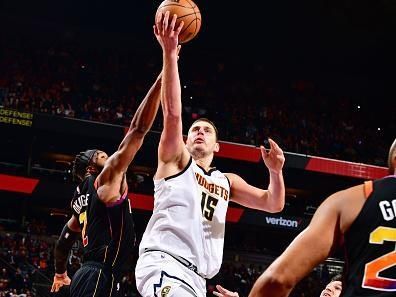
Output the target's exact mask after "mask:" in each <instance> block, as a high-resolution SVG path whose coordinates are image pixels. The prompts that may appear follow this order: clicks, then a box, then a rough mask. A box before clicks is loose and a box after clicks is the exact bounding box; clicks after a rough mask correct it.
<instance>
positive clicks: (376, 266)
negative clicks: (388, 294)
mask: <svg viewBox="0 0 396 297" xmlns="http://www.w3.org/2000/svg"><path fill="white" fill-rule="evenodd" d="M379 208H380V210H381V213H382V216H383V218H384V220H385V221H391V220H394V219H395V218H396V199H395V200H393V201H392V202H391V203H390V202H389V201H386V200H385V201H381V202H379ZM385 241H388V242H394V243H395V250H394V251H392V252H390V253H387V254H385V255H383V256H381V257H378V258H377V259H375V260H373V261H371V262H369V263H367V264H366V266H365V270H364V276H363V284H362V286H363V288H369V289H373V290H379V291H396V278H387V277H382V276H380V273H381V272H382V271H385V270H387V269H388V268H391V267H393V266H396V228H391V227H383V226H379V227H377V228H376V229H375V230H374V231H373V232H371V233H370V244H377V245H378V244H384V242H385Z"/></svg>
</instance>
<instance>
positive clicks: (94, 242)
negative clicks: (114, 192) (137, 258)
mask: <svg viewBox="0 0 396 297" xmlns="http://www.w3.org/2000/svg"><path fill="white" fill-rule="evenodd" d="M95 179H96V176H89V177H87V178H86V179H85V180H84V181H83V182H82V183H81V184H80V185H79V186H78V187H77V189H76V191H75V193H74V197H73V200H72V202H71V208H72V212H73V215H74V216H76V218H77V219H78V220H79V222H80V227H81V239H82V244H83V262H87V261H94V262H99V263H102V264H104V265H105V266H106V267H108V268H111V269H112V271H113V273H114V275H117V274H119V273H121V272H122V271H124V270H125V269H127V268H130V266H131V263H132V254H133V248H134V244H135V231H134V225H133V220H132V211H131V207H130V202H129V199H128V198H127V197H126V195H127V190H126V191H125V193H124V194H123V195H122V197H120V200H119V203H115V204H114V205H112V206H106V205H105V204H104V203H103V202H102V201H100V200H99V197H98V194H97V191H96V187H95Z"/></svg>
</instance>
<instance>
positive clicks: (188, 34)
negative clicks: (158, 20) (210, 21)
mask: <svg viewBox="0 0 396 297" xmlns="http://www.w3.org/2000/svg"><path fill="white" fill-rule="evenodd" d="M166 11H169V12H170V15H169V18H170V19H171V18H172V16H173V15H174V14H176V15H177V20H176V28H177V26H178V25H179V23H180V21H183V22H184V26H183V28H182V30H181V32H180V34H179V43H186V42H188V41H190V40H191V39H193V38H194V37H195V36H196V35H197V34H198V32H199V29H201V12H200V11H199V8H198V6H197V5H196V4H195V3H194V2H193V1H191V0H164V1H163V2H162V3H161V4H160V6H159V7H158V9H157V12H156V14H155V15H156V16H157V14H158V13H159V12H162V13H165V12H166Z"/></svg>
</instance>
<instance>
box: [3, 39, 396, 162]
mask: <svg viewBox="0 0 396 297" xmlns="http://www.w3.org/2000/svg"><path fill="white" fill-rule="evenodd" d="M159 58H160V57H156V55H155V54H152V53H151V52H150V51H147V52H146V53H143V52H138V51H135V52H134V51H132V50H124V51H122V50H118V51H116V50H114V49H96V48H92V49H82V48H79V47H73V46H65V47H44V48H40V47H36V48H31V47H26V48H24V47H23V46H14V47H12V46H9V47H5V48H2V49H1V55H0V69H2V71H1V73H0V106H3V107H5V108H12V109H17V110H21V111H28V112H38V113H47V114H52V115H54V116H66V117H75V118H79V119H84V120H92V121H100V122H106V123H112V124H118V125H129V123H130V119H131V118H132V116H133V114H134V112H135V110H136V107H137V106H138V104H139V102H140V100H142V98H143V96H144V95H145V93H146V91H147V90H148V88H149V87H150V85H151V83H152V82H153V81H154V79H155V77H156V76H157V75H158V73H159V70H160V67H161V65H160V63H159ZM188 58H189V57H188V55H187V56H186V57H185V58H184V57H183V55H182V57H181V61H180V71H181V78H182V82H181V83H182V97H183V116H184V121H185V123H186V125H185V127H187V126H188V124H189V123H190V122H192V121H193V120H195V119H196V118H198V117H202V116H203V117H208V118H210V119H212V120H213V121H214V122H215V123H216V124H217V126H218V128H219V131H220V140H224V141H232V142H238V143H244V144H250V145H260V144H262V143H263V141H264V140H265V139H266V138H267V137H271V138H274V139H275V140H276V141H277V142H278V143H280V145H281V147H282V148H283V149H284V150H285V151H289V152H295V153H302V154H310V155H317V156H324V157H331V158H337V159H343V160H348V161H358V162H366V163H370V164H375V165H384V164H385V163H386V160H385V156H386V152H385V151H384V148H387V147H388V146H389V143H388V142H389V141H390V138H389V137H391V136H390V135H391V132H392V131H394V130H395V121H393V120H391V119H392V118H394V115H392V113H391V110H389V108H386V107H384V108H383V109H381V104H377V105H375V104H372V103H370V102H367V101H365V99H364V98H363V97H362V98H361V100H360V101H359V100H357V98H356V97H359V96H361V95H356V94H342V93H340V92H337V91H333V92H332V91H331V90H329V86H328V85H325V84H323V83H322V82H321V81H315V80H314V79H299V78H290V79H289V78H283V79H278V80H276V79H274V78H269V77H268V74H266V73H265V71H264V70H263V67H262V66H260V65H244V64H243V63H240V64H238V63H237V62H235V64H232V63H231V62H229V61H228V62H227V63H225V62H222V59H221V57H218V56H217V57H216V56H213V57H211V56H208V57H205V63H197V62H196V61H195V64H191V63H187V61H188ZM183 59H185V60H186V61H183ZM358 99H359V98H358ZM359 102H360V103H359ZM159 129H161V115H159V116H158V117H157V120H156V122H155V124H154V126H153V130H159ZM184 132H186V131H184ZM388 136H389V137H388ZM388 138H389V139H388Z"/></svg>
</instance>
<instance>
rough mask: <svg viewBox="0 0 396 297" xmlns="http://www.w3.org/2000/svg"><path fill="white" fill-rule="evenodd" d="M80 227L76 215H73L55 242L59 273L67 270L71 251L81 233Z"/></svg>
mask: <svg viewBox="0 0 396 297" xmlns="http://www.w3.org/2000/svg"><path fill="white" fill-rule="evenodd" d="M78 228H79V225H78V221H77V219H76V217H75V216H72V217H71V218H70V220H69V221H68V222H67V223H66V224H65V226H64V227H63V230H62V233H61V235H60V236H59V238H58V240H57V241H56V243H55V251H54V256H55V273H57V274H62V273H64V272H66V268H67V258H68V256H69V252H70V250H71V248H72V246H73V244H74V242H75V241H76V240H77V238H78V236H79V234H80V233H79V230H78Z"/></svg>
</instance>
